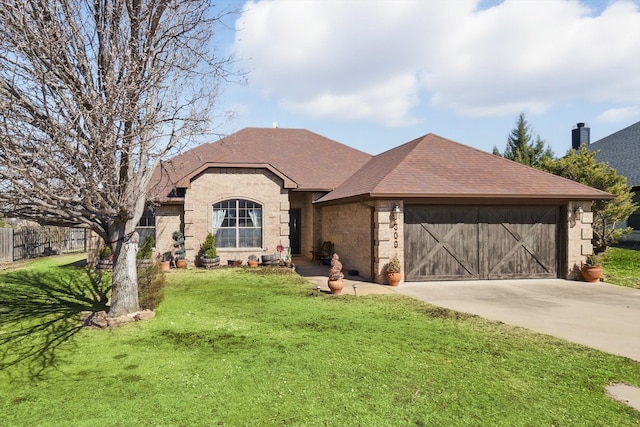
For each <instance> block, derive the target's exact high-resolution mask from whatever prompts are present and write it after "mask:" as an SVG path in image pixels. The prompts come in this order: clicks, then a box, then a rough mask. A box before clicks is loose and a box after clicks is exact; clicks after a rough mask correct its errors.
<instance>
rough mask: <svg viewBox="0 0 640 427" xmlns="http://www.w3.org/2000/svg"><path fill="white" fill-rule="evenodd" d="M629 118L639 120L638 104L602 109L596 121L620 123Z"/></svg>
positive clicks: (639, 110) (639, 109)
mask: <svg viewBox="0 0 640 427" xmlns="http://www.w3.org/2000/svg"><path fill="white" fill-rule="evenodd" d="M629 120H640V106H637V105H636V106H630V107H621V108H612V109H610V110H607V111H604V112H603V113H601V114H600V115H599V116H598V117H596V121H597V122H598V123H620V122H626V121H629Z"/></svg>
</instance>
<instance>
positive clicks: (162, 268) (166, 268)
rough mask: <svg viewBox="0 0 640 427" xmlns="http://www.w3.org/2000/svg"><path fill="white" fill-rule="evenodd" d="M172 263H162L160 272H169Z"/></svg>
mask: <svg viewBox="0 0 640 427" xmlns="http://www.w3.org/2000/svg"><path fill="white" fill-rule="evenodd" d="M169 267H171V261H160V271H169Z"/></svg>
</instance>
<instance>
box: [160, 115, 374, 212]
mask: <svg viewBox="0 0 640 427" xmlns="http://www.w3.org/2000/svg"><path fill="white" fill-rule="evenodd" d="M369 159H371V155H370V154H367V153H364V152H362V151H359V150H356V149H354V148H351V147H349V146H346V145H344V144H341V143H339V142H336V141H333V140H331V139H328V138H325V137H323V136H321V135H318V134H316V133H313V132H310V131H308V130H304V129H280V128H245V129H242V130H240V131H238V132H236V133H234V134H231V135H229V136H227V137H225V138H222V139H221V140H219V141H217V142H213V143H206V144H202V145H200V146H198V147H195V148H193V149H191V150H188V151H186V152H184V153H183V154H180V155H178V156H175V157H173V158H171V159H169V160H167V161H165V162H163V163H162V165H161V166H160V167H158V168H157V169H156V171H155V174H154V177H153V178H152V180H151V184H150V186H149V188H150V191H149V192H150V196H151V198H153V199H155V200H159V201H162V200H164V201H168V200H169V199H168V198H167V194H169V193H170V192H171V190H172V189H174V188H189V187H190V185H191V184H190V183H191V180H193V179H195V178H196V177H197V176H198V175H199V174H200V173H202V172H204V171H205V170H206V169H207V168H209V167H229V168H243V167H245V168H265V169H268V170H270V171H272V172H273V173H275V174H276V175H277V176H279V177H280V178H282V179H283V182H284V184H283V185H284V187H285V188H290V189H298V190H307V191H330V190H333V189H334V188H336V187H337V186H339V185H340V184H341V183H342V182H343V181H344V180H345V179H347V178H348V177H349V175H350V174H351V173H352V172H353V171H354V170H357V169H359V168H360V167H361V166H362V165H363V164H365V163H366V162H367V161H368V160H369Z"/></svg>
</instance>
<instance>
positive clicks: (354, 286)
mask: <svg viewBox="0 0 640 427" xmlns="http://www.w3.org/2000/svg"><path fill="white" fill-rule="evenodd" d="M351 286H353V294H354V295H355V296H358V285H357V284H356V283H354V284H353V285H351Z"/></svg>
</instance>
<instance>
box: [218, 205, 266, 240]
mask: <svg viewBox="0 0 640 427" xmlns="http://www.w3.org/2000/svg"><path fill="white" fill-rule="evenodd" d="M213 229H214V232H215V235H216V247H218V248H238V247H239V248H259V247H262V206H261V205H260V204H258V203H254V202H251V201H249V200H242V199H238V200H225V201H223V202H220V203H216V204H214V205H213Z"/></svg>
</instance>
